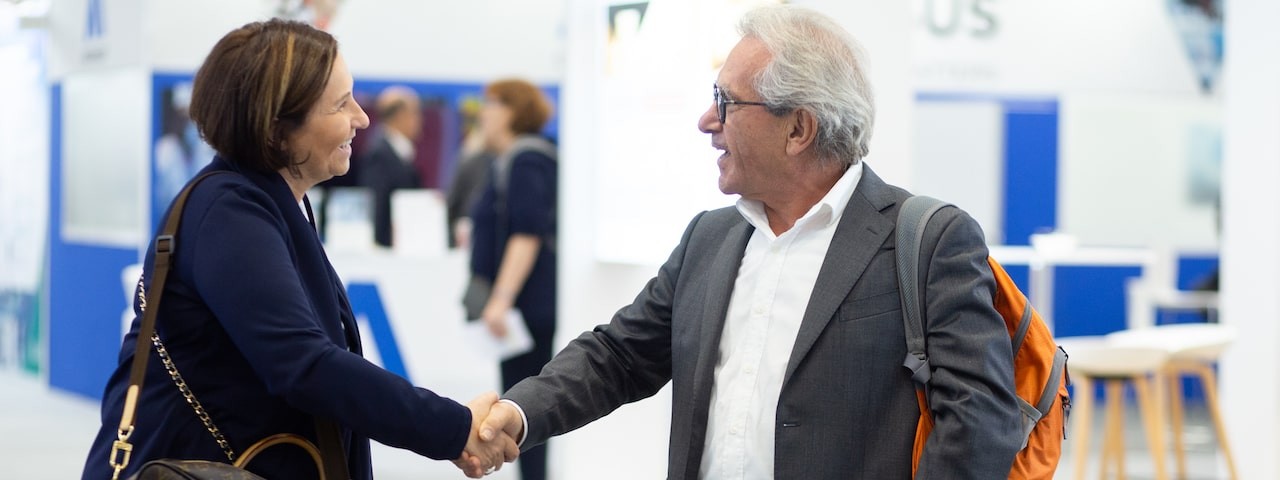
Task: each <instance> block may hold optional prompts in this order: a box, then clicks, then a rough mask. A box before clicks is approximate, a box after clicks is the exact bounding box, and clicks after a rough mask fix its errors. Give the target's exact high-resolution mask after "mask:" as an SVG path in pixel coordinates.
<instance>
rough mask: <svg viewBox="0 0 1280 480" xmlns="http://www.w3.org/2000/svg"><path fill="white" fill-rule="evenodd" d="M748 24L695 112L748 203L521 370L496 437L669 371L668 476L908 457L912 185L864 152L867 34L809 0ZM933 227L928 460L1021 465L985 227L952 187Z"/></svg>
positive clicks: (888, 462) (566, 415) (929, 232)
mask: <svg viewBox="0 0 1280 480" xmlns="http://www.w3.org/2000/svg"><path fill="white" fill-rule="evenodd" d="M739 31H740V33H742V35H743V37H742V40H741V41H740V42H739V43H738V44H737V46H736V47H734V49H733V51H732V52H730V53H729V56H728V57H727V58H726V60H725V63H724V66H723V68H722V69H721V70H720V74H719V76H718V77H717V79H716V83H715V85H714V88H713V92H710V93H712V94H713V95H712V98H709V99H708V100H712V102H711V103H710V106H709V108H707V109H706V110H705V111H704V112H703V114H702V116H701V118H699V119H698V129H699V130H701V131H702V132H703V133H706V134H708V135H709V136H710V137H711V138H710V140H711V145H712V146H713V147H715V148H716V149H717V150H720V151H721V152H722V154H721V155H720V157H719V159H718V161H717V165H718V166H719V168H720V179H719V186H720V190H721V191H722V192H724V193H725V194H737V195H740V196H741V199H739V200H738V204H737V206H736V208H735V207H727V208H722V209H718V210H712V211H708V212H703V213H701V214H699V215H698V216H696V217H695V218H694V219H693V221H692V222H691V223H690V224H689V227H688V230H686V232H685V234H684V236H683V238H681V240H680V244H679V245H678V246H677V247H676V249H675V250H674V251H672V253H671V256H670V258H669V259H668V260H667V261H666V263H665V264H663V265H662V267H661V268H660V269H659V270H658V273H657V275H656V276H655V277H654V278H653V279H652V280H650V281H649V283H648V285H646V286H645V288H644V289H643V290H642V291H641V292H640V294H639V295H637V296H636V299H635V301H634V302H633V303H632V304H630V305H628V306H625V307H623V308H622V309H621V310H619V311H618V312H617V313H616V314H615V315H614V317H613V319H612V321H610V322H609V323H608V324H605V325H600V326H598V327H596V328H595V329H594V330H593V331H591V332H587V333H584V334H582V335H581V336H579V337H578V338H577V339H576V340H574V341H573V342H571V343H570V344H569V345H568V346H567V347H565V348H564V350H562V351H561V352H560V353H559V354H558V355H557V356H556V357H555V358H554V359H552V360H551V362H550V363H548V364H547V365H546V367H544V368H543V370H542V373H541V374H539V375H538V376H535V377H529V378H527V379H525V380H523V381H521V382H520V383H518V384H516V385H515V386H513V387H512V388H510V389H509V390H507V392H506V393H505V394H503V399H502V400H501V402H499V403H498V404H497V405H495V406H494V407H493V409H492V410H491V411H490V414H489V416H488V418H487V419H486V420H485V421H484V424H483V425H482V427H481V431H480V436H481V438H493V437H500V435H496V434H500V433H505V434H508V435H511V437H512V438H518V439H521V440H520V441H521V442H522V443H521V449H522V450H527V449H529V448H531V447H533V446H535V445H538V444H541V443H543V442H545V441H546V440H547V439H548V438H549V437H552V436H555V435H560V434H563V433H565V432H568V431H570V430H573V429H576V428H578V427H581V426H583V425H585V424H587V423H588V422H591V421H594V420H596V419H598V418H600V417H602V416H604V415H606V414H608V413H609V412H612V411H613V410H614V409H616V408H618V407H619V406H621V405H623V404H626V403H629V402H634V401H637V400H640V399H643V398H646V397H649V396H651V395H654V394H655V393H657V392H658V391H659V390H660V389H661V388H662V387H663V386H665V385H666V384H668V383H671V384H672V402H671V403H672V412H671V434H670V443H669V453H668V459H667V462H668V463H667V478H670V479H673V480H693V479H722V478H734V479H762V480H763V479H774V478H777V479H807V480H814V479H818V480H821V479H830V480H844V479H851V478H857V479H877V480H881V479H902V480H906V479H909V478H912V477H913V472H912V452H913V445H914V442H915V440H916V423H917V420H918V419H919V417H920V409H919V407H918V405H917V402H916V393H915V392H916V385H915V383H914V382H913V381H912V379H911V371H909V370H907V369H906V368H904V367H903V359H904V358H905V357H906V354H907V347H906V340H905V334H904V323H903V313H902V308H901V299H900V294H899V287H898V285H899V284H898V269H897V266H896V261H895V257H896V256H895V250H894V245H895V240H896V237H895V230H896V229H895V226H896V223H897V222H896V219H897V216H898V211H899V209H900V208H901V205H902V203H903V201H905V200H906V199H907V198H908V197H910V193H909V192H907V191H905V190H903V189H901V188H898V187H895V186H892V185H889V184H887V183H885V182H884V181H883V180H881V179H880V177H879V176H877V175H876V174H875V172H873V171H872V170H871V167H869V166H867V165H866V164H865V163H864V162H863V161H862V160H863V157H864V156H866V155H867V152H868V141H869V140H870V137H871V131H872V126H873V125H874V118H875V107H874V102H873V97H872V94H871V88H870V85H869V83H868V82H867V77H866V63H865V59H864V58H863V55H862V53H861V48H860V47H859V46H858V45H857V42H856V41H855V40H853V38H852V36H850V35H849V33H848V32H846V31H845V30H844V29H843V28H841V27H840V26H839V25H838V24H836V23H835V22H834V21H833V20H831V19H830V18H828V17H826V16H824V15H822V14H819V13H816V12H814V11H812V10H808V9H804V8H799V7H794V6H773V7H762V8H759V9H756V10H752V11H751V12H749V13H748V14H747V15H746V16H745V17H744V18H743V20H742V22H741V24H740V25H739ZM892 160H893V159H886V161H892ZM922 235H923V241H922V242H921V245H922V249H921V252H922V254H921V257H920V269H921V271H922V272H926V273H925V274H924V275H922V276H921V281H920V285H919V288H920V291H922V292H925V293H926V295H925V298H926V299H927V302H926V304H925V308H924V312H923V314H922V316H923V318H924V322H925V331H926V337H925V339H926V344H927V352H928V356H929V366H930V372H931V373H932V377H931V379H930V384H929V385H930V388H929V391H928V407H929V409H930V410H931V411H932V412H933V419H934V429H933V431H932V433H931V434H930V435H929V436H928V437H927V439H925V440H926V441H925V443H924V446H923V452H922V453H921V456H920V461H919V472H918V473H916V474H915V475H914V478H917V479H941V478H945V479H971V480H990V479H995V478H1006V477H1007V476H1008V473H1009V468H1010V465H1011V464H1012V462H1013V459H1014V455H1015V454H1016V453H1017V451H1018V450H1019V448H1020V446H1021V442H1022V438H1021V437H1020V428H1019V425H1020V413H1019V408H1018V404H1017V403H1016V397H1015V395H1014V385H1013V364H1012V358H1013V356H1012V353H1011V351H1010V350H1011V346H1010V342H1009V334H1008V332H1007V330H1006V329H1005V323H1004V321H1003V320H1002V319H1001V317H1000V314H999V313H997V312H996V309H995V307H994V305H993V303H992V302H993V300H992V298H993V295H994V293H995V280H994V278H993V276H992V273H991V269H990V268H989V267H988V265H987V247H986V244H985V241H984V239H983V234H982V230H981V229H980V228H979V226H978V224H977V222H976V221H974V220H973V218H971V217H970V216H969V215H968V214H966V213H964V212H963V211H961V210H959V209H957V208H947V209H943V210H941V211H939V212H938V216H935V217H934V221H933V222H931V223H929V225H928V227H927V228H925V229H924V231H923V232H922ZM570 298H571V297H570ZM617 440H618V441H619V443H620V444H621V445H622V446H623V448H625V442H626V441H627V438H626V437H625V434H620V435H619V438H618V439H617Z"/></svg>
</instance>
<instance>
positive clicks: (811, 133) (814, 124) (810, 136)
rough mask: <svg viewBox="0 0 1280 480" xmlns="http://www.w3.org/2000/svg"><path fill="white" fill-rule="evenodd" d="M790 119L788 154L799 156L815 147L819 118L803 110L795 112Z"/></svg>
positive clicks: (790, 115)
mask: <svg viewBox="0 0 1280 480" xmlns="http://www.w3.org/2000/svg"><path fill="white" fill-rule="evenodd" d="M788 118H789V119H790V121H791V124H790V128H791V130H790V132H788V133H787V154H788V155H799V154H801V153H803V152H804V151H805V150H808V149H809V148H810V147H812V146H813V142H814V141H815V140H817V138H818V117H816V116H814V115H813V112H810V111H808V110H805V109H803V108H797V109H795V110H793V111H792V112H791V113H790V114H789V115H788Z"/></svg>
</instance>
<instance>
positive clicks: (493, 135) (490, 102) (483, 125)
mask: <svg viewBox="0 0 1280 480" xmlns="http://www.w3.org/2000/svg"><path fill="white" fill-rule="evenodd" d="M511 117H512V112H511V108H510V107H508V106H506V105H503V104H502V101H500V100H498V98H497V97H494V96H492V95H486V96H485V97H484V106H482V107H481V108H480V115H479V117H478V120H479V122H480V132H481V133H482V134H483V135H484V141H485V146H487V147H490V148H492V147H493V146H494V143H495V140H501V139H502V138H504V137H507V136H510V135H511Z"/></svg>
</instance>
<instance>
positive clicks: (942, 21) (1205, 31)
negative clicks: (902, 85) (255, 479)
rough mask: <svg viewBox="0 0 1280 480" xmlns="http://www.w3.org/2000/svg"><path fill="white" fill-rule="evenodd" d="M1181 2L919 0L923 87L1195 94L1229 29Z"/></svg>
mask: <svg viewBox="0 0 1280 480" xmlns="http://www.w3.org/2000/svg"><path fill="white" fill-rule="evenodd" d="M1182 3H1183V2H1181V1H1167V0H1132V1H1121V2H1116V1H1108V0H1076V1H1063V0H915V1H914V3H913V7H914V9H915V13H916V18H915V22H916V24H915V28H913V29H912V31H913V32H914V37H915V38H914V42H913V43H914V45H913V46H914V48H915V51H914V52H913V55H912V56H913V61H914V67H915V79H916V87H917V88H918V89H919V90H921V91H980V92H993V93H1002V94H1009V93H1033V94H1056V93H1059V92H1063V91H1068V90H1112V91H1146V92H1161V93H1184V92H1185V93H1194V92H1196V91H1198V90H1199V89H1200V88H1201V84H1202V83H1208V84H1210V85H1211V83H1212V81H1213V80H1214V79H1215V78H1216V65H1217V64H1220V62H1221V56H1220V43H1221V42H1220V37H1221V27H1220V22H1219V24H1218V25H1217V27H1215V26H1214V25H1213V19H1212V18H1209V17H1211V16H1212V15H1213V14H1214V13H1212V12H1206V11H1203V10H1199V9H1196V8H1191V7H1186V6H1184V5H1182ZM1207 3H1210V4H1211V3H1214V2H1207ZM1207 8H1212V7H1207ZM1214 28H1217V30H1216V31H1215V30H1214ZM1214 35H1217V37H1216V38H1217V43H1218V45H1217V46H1216V47H1215V45H1214V38H1215V37H1214ZM1215 48H1218V49H1219V50H1218V51H1217V52H1219V53H1215V52H1216V51H1215V50H1214V49H1215ZM1215 55H1216V61H1217V62H1218V63H1217V64H1215V63H1214V61H1215Z"/></svg>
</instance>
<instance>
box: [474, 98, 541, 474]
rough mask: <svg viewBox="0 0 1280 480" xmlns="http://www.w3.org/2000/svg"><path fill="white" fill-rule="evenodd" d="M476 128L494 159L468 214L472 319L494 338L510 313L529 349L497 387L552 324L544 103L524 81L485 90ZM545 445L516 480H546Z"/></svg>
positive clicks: (523, 364)
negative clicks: (483, 289)
mask: <svg viewBox="0 0 1280 480" xmlns="http://www.w3.org/2000/svg"><path fill="white" fill-rule="evenodd" d="M484 95H485V100H484V106H483V107H482V108H481V110H480V116H479V129H480V130H479V131H480V132H481V133H480V134H481V135H482V138H483V140H484V145H485V149H486V150H488V151H490V152H493V154H494V155H495V158H494V160H493V164H492V166H491V167H490V168H489V172H488V175H487V179H486V180H485V184H484V187H483V190H482V191H481V193H480V198H479V199H478V200H477V201H476V203H475V205H474V206H473V207H472V209H471V222H472V231H471V275H472V276H473V277H475V278H479V279H482V280H487V281H489V282H491V284H492V290H491V292H492V293H491V295H490V296H489V298H488V300H487V302H485V303H484V308H483V311H482V312H481V314H480V319H481V320H482V321H484V322H485V324H486V326H487V327H488V328H489V331H490V332H491V333H492V334H493V335H494V336H496V337H504V336H506V335H507V328H506V323H505V320H506V318H507V316H508V314H509V312H510V311H511V309H518V310H519V311H520V314H521V315H522V316H523V317H524V322H525V325H526V326H528V328H529V333H530V334H531V336H532V337H533V349H532V350H530V351H528V352H526V353H524V354H521V355H517V356H514V357H511V358H509V359H507V360H504V361H503V362H502V385H503V389H507V388H511V386H512V385H515V384H516V382H519V381H520V380H522V379H524V378H526V377H529V376H533V375H537V374H538V372H539V371H540V370H541V369H542V366H543V365H544V364H546V363H547V361H548V360H550V359H551V341H552V338H553V337H554V336H555V327H556V249H555V239H556V197H557V173H556V172H557V164H556V148H555V145H553V144H552V143H551V142H550V141H548V140H547V139H546V138H543V137H542V136H540V135H539V132H540V131H542V128H543V127H544V126H545V125H546V124H547V121H548V120H549V119H550V118H551V103H550V102H549V101H548V100H547V98H546V96H545V95H543V93H542V91H541V90H539V89H538V87H536V86H534V85H533V84H531V83H529V82H527V81H524V80H515V79H508V80H499V81H496V82H493V83H491V84H489V85H488V86H486V87H485V92H484ZM546 458H547V453H546V449H545V447H542V446H540V447H538V448H534V449H531V450H528V451H525V452H524V453H522V454H521V455H520V473H521V478H522V479H523V480H543V479H544V478H546Z"/></svg>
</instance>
